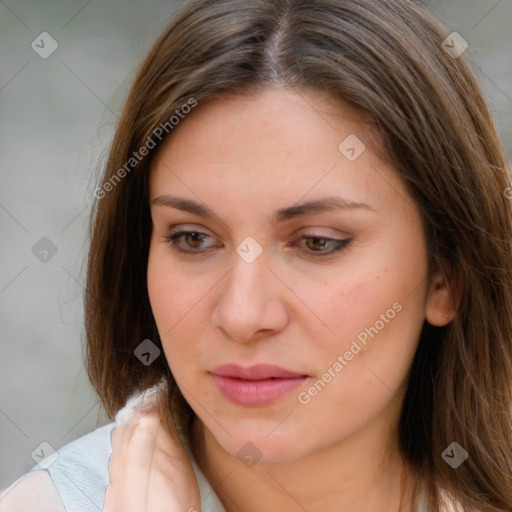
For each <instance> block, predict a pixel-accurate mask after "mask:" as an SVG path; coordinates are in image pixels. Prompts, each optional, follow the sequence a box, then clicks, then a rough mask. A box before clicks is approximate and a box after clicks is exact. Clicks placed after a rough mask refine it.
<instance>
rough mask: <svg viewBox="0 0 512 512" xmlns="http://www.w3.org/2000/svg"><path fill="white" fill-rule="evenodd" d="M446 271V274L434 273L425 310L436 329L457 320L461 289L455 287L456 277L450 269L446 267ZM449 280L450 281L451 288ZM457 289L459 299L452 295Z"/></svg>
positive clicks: (427, 318) (426, 316)
mask: <svg viewBox="0 0 512 512" xmlns="http://www.w3.org/2000/svg"><path fill="white" fill-rule="evenodd" d="M444 270H445V272H441V271H439V270H438V271H436V272H435V273H434V276H433V278H432V281H431V283H430V289H429V293H428V296H427V303H426V308H425V319H426V320H427V322H428V323H429V324H430V325H433V326H436V327H443V326H445V325H447V324H449V323H450V322H451V321H452V320H453V319H454V318H455V315H456V313H457V305H458V302H459V299H460V287H459V286H455V285H456V283H455V280H456V276H455V275H454V273H452V272H451V271H450V270H449V269H448V268H446V267H444ZM443 274H444V275H443ZM447 279H450V281H451V282H450V283H449V284H450V285H451V286H450V285H449V284H448V283H447ZM455 289H456V290H457V292H456V293H457V297H454V296H453V293H452V292H453V291H454V290H455Z"/></svg>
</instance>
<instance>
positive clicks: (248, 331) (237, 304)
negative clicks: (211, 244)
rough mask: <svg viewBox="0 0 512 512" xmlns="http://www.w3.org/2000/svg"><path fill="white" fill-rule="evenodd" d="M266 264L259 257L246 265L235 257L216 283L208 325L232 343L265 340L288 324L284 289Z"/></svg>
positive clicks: (263, 259) (261, 257)
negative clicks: (214, 300) (222, 333)
mask: <svg viewBox="0 0 512 512" xmlns="http://www.w3.org/2000/svg"><path fill="white" fill-rule="evenodd" d="M267 264H268V262H267V259H266V258H264V257H263V255H262V256H260V257H259V258H258V259H257V260H256V261H254V262H252V263H247V262H246V261H244V260H243V259H242V258H241V257H239V256H238V255H236V254H235V256H234V265H233V268H232V269H231V271H230V272H229V273H228V274H227V275H226V277H225V278H224V279H223V280H222V281H221V283H219V285H220V286H219V287H218V289H217V293H218V294H219V296H218V300H217V302H216V305H215V308H214V310H213V316H212V322H213V325H214V326H215V327H217V328H218V329H221V330H222V331H223V332H224V334H225V335H226V336H228V337H229V338H230V339H232V340H234V341H238V342H250V341H255V340H257V339H261V338H263V337H268V336H271V335H273V334H276V333H278V332H280V331H282V330H283V329H284V328H285V327H286V326H287V325H288V323H289V315H288V311H287V308H286V303H285V300H286V299H285V296H284V294H285V293H286V291H287V290H286V287H285V286H283V284H282V283H281V282H280V281H279V280H278V279H277V278H276V277H275V275H274V274H273V273H272V272H271V271H270V269H269V268H268V267H267Z"/></svg>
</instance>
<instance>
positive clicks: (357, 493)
mask: <svg viewBox="0 0 512 512" xmlns="http://www.w3.org/2000/svg"><path fill="white" fill-rule="evenodd" d="M191 434H192V436H191V437H192V447H193V448H192V449H193V453H194V456H195V458H196V460H197V463H198V465H199V467H200V468H201V470H202V471H203V474H204V475H205V477H206V479H207V480H208V481H209V482H210V484H211V485H212V488H213V489H214V490H215V493H216V494H217V496H218V497H219V499H220V501H221V502H222V503H223V505H224V508H225V509H226V512H277V511H281V510H287V511H289V512H304V511H305V510H307V511H308V512H317V511H318V512H320V511H322V512H325V510H336V511H339V512H345V511H347V512H366V511H368V510H374V511H379V512H397V511H400V512H415V510H416V507H417V503H416V500H415V484H416V479H415V477H414V474H413V472H412V471H411V470H410V469H409V468H407V465H406V464H405V463H404V461H403V460H402V458H401V457H400V456H399V455H398V450H397V449H393V448H391V449H390V450H389V451H386V453H385V452H384V451H383V449H382V446H387V443H383V442H382V439H381V438H378V436H377V437H376V436H375V432H368V433H367V434H368V435H366V436H365V435H364V433H359V434H358V436H357V439H356V438H355V437H354V439H349V440H344V441H343V442H342V443H340V444H338V445H336V446H331V447H329V449H326V450H322V451H317V452H314V453H312V454H308V455H305V456H303V457H300V458H297V459H294V460H292V461H285V462H271V463H268V462H261V461H260V462H257V463H256V464H255V465H254V466H252V467H247V466H245V465H244V464H243V463H242V462H241V461H240V459H238V458H237V457H235V456H233V455H231V454H230V453H228V452H227V451H225V450H224V449H223V448H222V446H220V445H219V444H218V442H217V441H216V439H215V438H214V437H213V436H212V434H211V432H210V431H209V430H208V429H207V428H205V427H204V425H203V423H202V422H201V421H200V420H199V419H198V418H197V417H196V418H194V422H193V426H192V432H191Z"/></svg>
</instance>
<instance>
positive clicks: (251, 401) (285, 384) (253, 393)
mask: <svg viewBox="0 0 512 512" xmlns="http://www.w3.org/2000/svg"><path fill="white" fill-rule="evenodd" d="M212 377H213V381H214V382H215V384H216V385H217V389H218V390H219V391H220V392H221V393H222V395H224V397H225V398H227V399H228V400H229V401H231V402H233V403H235V404H238V405H243V406H245V407H261V406H264V405H269V404H271V403H272V402H275V401H276V400H277V399H278V398H280V397H281V396H283V395H286V394H287V393H289V392H290V391H292V390H293V389H295V388H297V387H299V386H300V385H301V384H302V383H303V382H304V381H305V380H306V379H307V377H294V378H287V379H265V380H243V379H235V378H233V377H223V376H221V375H214V374H212Z"/></svg>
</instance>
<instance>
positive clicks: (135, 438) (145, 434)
mask: <svg viewBox="0 0 512 512" xmlns="http://www.w3.org/2000/svg"><path fill="white" fill-rule="evenodd" d="M159 424H160V417H159V415H158V413H156V412H155V411H154V410H147V409H146V410H141V411H138V412H137V413H135V414H134V415H133V417H132V418H131V419H130V421H129V422H128V424H126V425H125V426H123V427H121V429H120V431H119V432H118V435H117V436H116V437H115V439H114V441H115V445H116V446H115V451H114V450H113V452H112V456H111V460H112V469H113V472H112V480H111V485H112V487H113V489H112V491H111V493H112V494H115V495H116V496H117V497H119V500H120V501H119V502H120V503H122V505H121V508H122V510H123V512H125V511H126V512H141V511H143V510H145V506H146V503H145V500H146V494H147V486H148V480H149V477H150V473H151V465H152V458H153V452H154V450H155V443H156V434H157V431H158V427H159ZM119 434H120V435H119ZM118 443H119V444H118Z"/></svg>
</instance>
